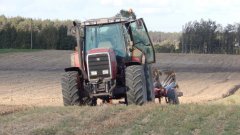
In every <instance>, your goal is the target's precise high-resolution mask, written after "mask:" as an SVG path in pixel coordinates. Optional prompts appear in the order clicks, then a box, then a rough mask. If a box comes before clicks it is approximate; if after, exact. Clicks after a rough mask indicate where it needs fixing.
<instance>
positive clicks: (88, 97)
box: [62, 17, 178, 106]
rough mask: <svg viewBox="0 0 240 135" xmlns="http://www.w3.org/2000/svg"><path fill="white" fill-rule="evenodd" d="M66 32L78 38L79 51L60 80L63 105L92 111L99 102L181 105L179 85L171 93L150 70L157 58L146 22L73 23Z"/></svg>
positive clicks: (140, 20)
mask: <svg viewBox="0 0 240 135" xmlns="http://www.w3.org/2000/svg"><path fill="white" fill-rule="evenodd" d="M68 33H69V34H71V35H73V36H75V37H76V41H77V47H76V49H75V52H74V53H73V54H72V55H71V63H72V64H71V67H69V68H66V69H65V73H64V74H63V77H62V94H63V102H64V105H65V106H70V105H91V106H94V105H97V99H101V100H102V101H103V102H104V103H110V102H111V100H112V99H124V101H123V102H122V103H125V104H136V105H143V104H144V103H146V102H148V101H155V97H156V98H159V99H160V98H162V97H166V99H168V100H167V101H168V102H169V103H176V104H177V103H178V94H177V93H176V88H177V87H176V86H177V84H173V83H172V82H175V80H172V81H171V82H170V83H168V84H167V85H169V86H170V84H171V83H172V84H171V86H170V88H168V89H169V90H167V89H166V88H165V87H164V86H163V85H161V82H160V81H159V79H158V78H159V72H158V71H156V72H153V71H152V67H151V64H152V63H154V62H155V53H154V49H153V45H152V42H151V40H150V38H149V35H148V31H147V28H146V25H145V23H144V20H143V19H142V18H140V19H135V20H134V19H132V18H123V17H113V18H101V19H92V20H87V21H85V22H82V23H78V22H73V26H72V27H71V29H70V30H69V32H68ZM153 73H155V78H153ZM170 78H172V77H170ZM170 80H171V79H170ZM154 83H155V84H154Z"/></svg>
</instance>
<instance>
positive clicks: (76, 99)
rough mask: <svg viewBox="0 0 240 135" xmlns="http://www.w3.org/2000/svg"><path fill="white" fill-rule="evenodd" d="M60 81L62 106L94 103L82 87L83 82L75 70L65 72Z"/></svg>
mask: <svg viewBox="0 0 240 135" xmlns="http://www.w3.org/2000/svg"><path fill="white" fill-rule="evenodd" d="M61 81H62V82H61V84H62V95H63V103H64V106H73V105H94V100H93V99H91V98H90V97H89V93H88V92H87V91H86V90H84V88H83V87H82V85H83V84H82V81H81V78H80V76H79V73H78V72H77V71H69V72H65V73H64V74H63V77H62V80H61Z"/></svg>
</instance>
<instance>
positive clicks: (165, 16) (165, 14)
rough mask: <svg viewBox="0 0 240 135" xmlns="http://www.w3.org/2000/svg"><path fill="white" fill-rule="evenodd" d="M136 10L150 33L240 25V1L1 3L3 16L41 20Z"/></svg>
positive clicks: (39, 0)
mask: <svg viewBox="0 0 240 135" xmlns="http://www.w3.org/2000/svg"><path fill="white" fill-rule="evenodd" d="M129 8H132V9H133V10H134V12H135V13H136V14H137V17H143V18H144V20H145V22H146V24H147V27H148V29H149V30H154V31H164V32H179V31H181V29H182V25H184V24H185V23H186V22H188V21H194V20H200V19H201V18H203V19H211V20H214V21H217V23H220V24H223V26H225V25H226V24H228V23H230V24H234V23H240V0H0V15H1V14H4V15H5V16H8V17H15V16H23V17H32V18H41V19H60V20H66V19H73V20H74V19H78V20H81V21H84V20H86V19H91V18H99V17H111V16H114V15H115V14H116V13H117V12H119V10H121V9H126V10H128V9H129Z"/></svg>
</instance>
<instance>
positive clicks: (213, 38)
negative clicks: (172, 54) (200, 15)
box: [179, 19, 240, 54]
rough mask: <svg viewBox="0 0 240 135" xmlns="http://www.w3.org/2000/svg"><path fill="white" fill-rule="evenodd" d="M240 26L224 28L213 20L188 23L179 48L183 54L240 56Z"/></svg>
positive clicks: (231, 25) (237, 24)
mask: <svg viewBox="0 0 240 135" xmlns="http://www.w3.org/2000/svg"><path fill="white" fill-rule="evenodd" d="M239 44H240V24H239V23H236V24H234V25H233V24H228V25H227V26H226V27H223V26H222V25H221V24H217V23H216V22H215V21H212V20H203V19H202V20H200V21H193V22H188V23H186V24H185V26H184V27H183V32H182V36H181V38H180V44H179V48H180V50H181V52H183V53H223V54H240V47H239Z"/></svg>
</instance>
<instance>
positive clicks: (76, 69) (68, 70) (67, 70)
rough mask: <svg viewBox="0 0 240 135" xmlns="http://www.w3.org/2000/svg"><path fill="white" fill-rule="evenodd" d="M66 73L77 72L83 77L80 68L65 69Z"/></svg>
mask: <svg viewBox="0 0 240 135" xmlns="http://www.w3.org/2000/svg"><path fill="white" fill-rule="evenodd" d="M64 71H65V72H70V71H77V72H78V74H79V75H80V76H82V71H81V70H80V69H79V67H69V68H65V69H64Z"/></svg>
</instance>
